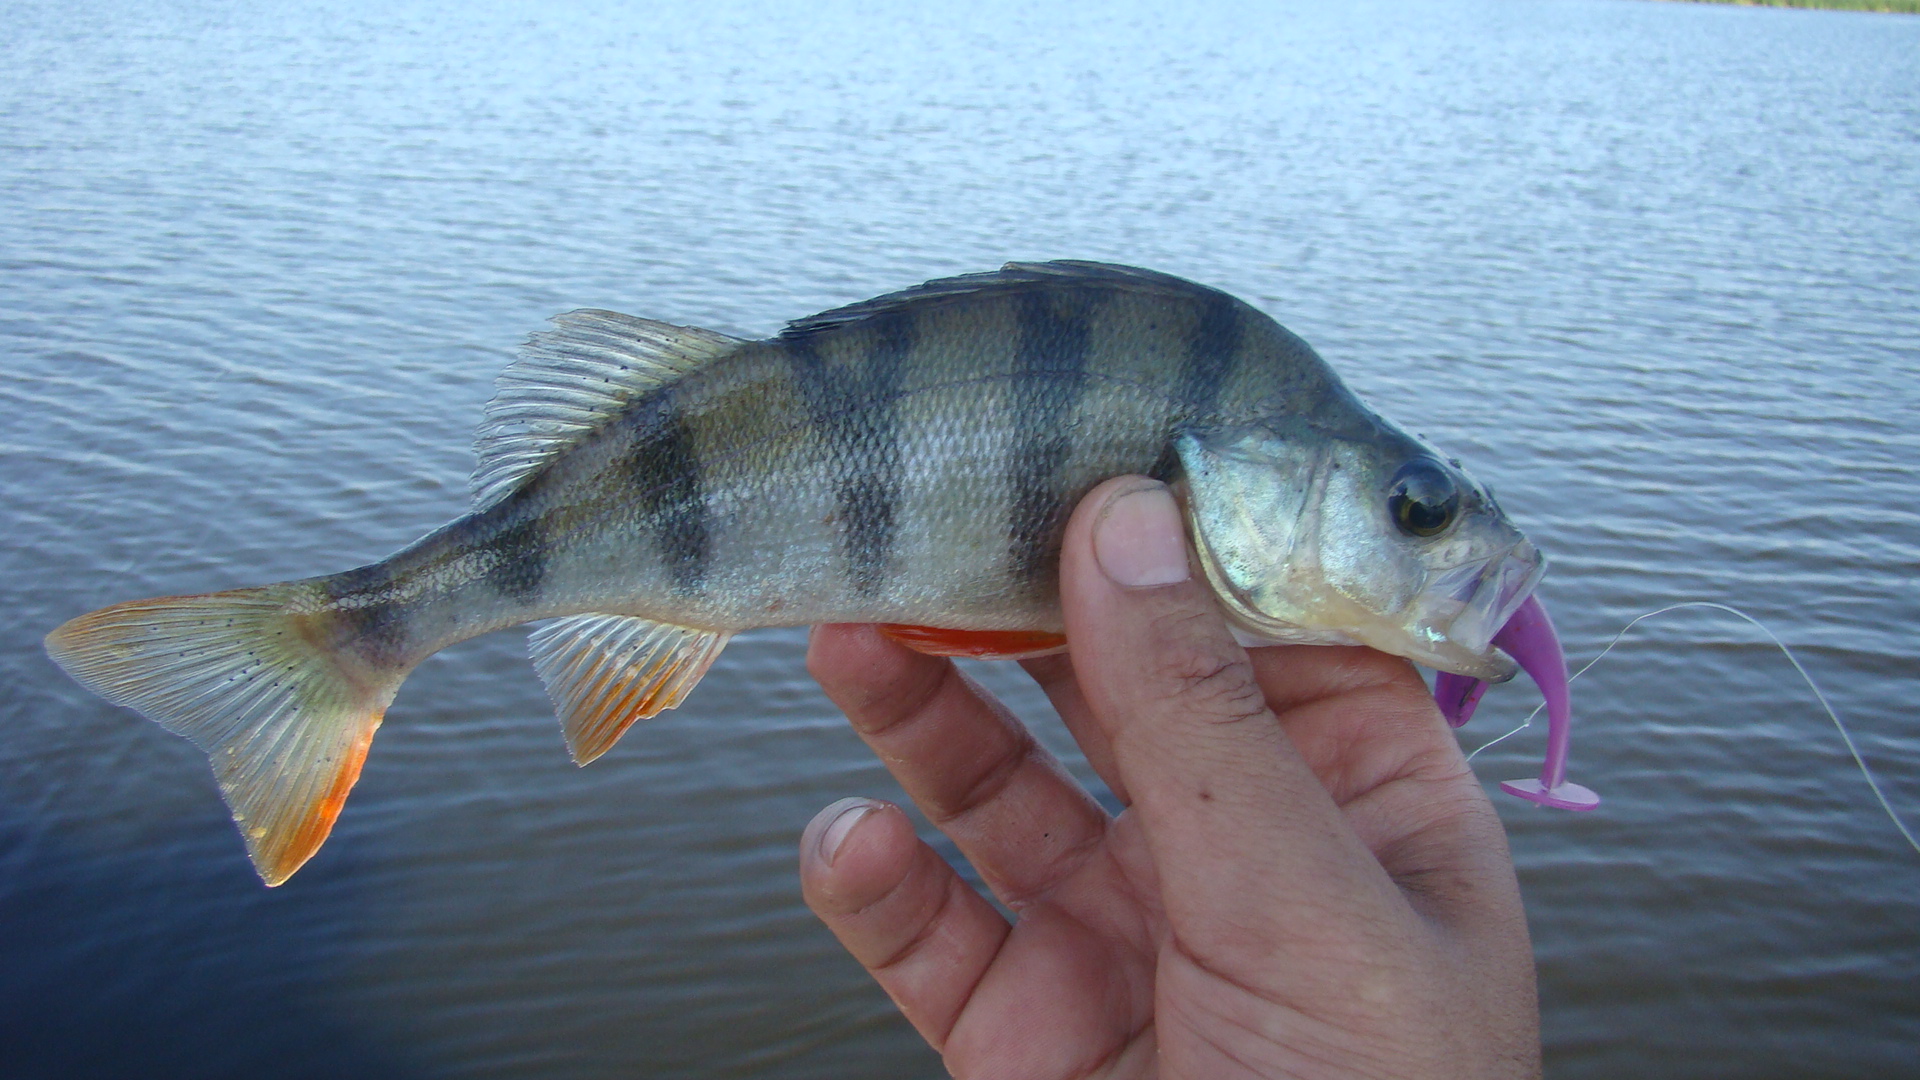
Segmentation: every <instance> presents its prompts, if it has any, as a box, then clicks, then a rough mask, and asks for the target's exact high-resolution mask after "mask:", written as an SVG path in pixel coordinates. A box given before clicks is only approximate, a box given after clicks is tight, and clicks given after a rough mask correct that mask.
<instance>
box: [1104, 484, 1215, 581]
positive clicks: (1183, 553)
mask: <svg viewBox="0 0 1920 1080" xmlns="http://www.w3.org/2000/svg"><path fill="white" fill-rule="evenodd" d="M1093 557H1094V559H1095V560H1096V561H1097V562H1099V564H1100V569H1101V570H1102V571H1103V572H1105V573H1106V575H1107V577H1108V578H1109V579H1110V580H1111V581H1113V583H1114V584H1116V585H1120V586H1123V587H1125V588H1129V589H1144V588H1147V587H1149V586H1154V585H1172V584H1173V583H1175V582H1178V581H1185V580H1187V578H1188V577H1189V576H1191V572H1190V571H1189V570H1188V568H1187V538H1186V534H1185V530H1183V529H1182V528H1181V526H1180V507H1179V506H1178V505H1176V504H1175V503H1174V501H1173V494H1172V493H1171V492H1169V491H1168V490H1167V486H1166V485H1165V484H1161V483H1154V484H1152V485H1151V486H1148V485H1144V484H1143V485H1141V486H1140V487H1137V488H1135V489H1133V490H1132V491H1129V492H1127V493H1126V494H1124V495H1121V496H1119V497H1117V498H1115V499H1114V500H1113V501H1112V502H1109V503H1108V504H1107V506H1106V509H1105V510H1104V511H1102V512H1101V514H1100V520H1098V521H1096V522H1094V525H1093Z"/></svg>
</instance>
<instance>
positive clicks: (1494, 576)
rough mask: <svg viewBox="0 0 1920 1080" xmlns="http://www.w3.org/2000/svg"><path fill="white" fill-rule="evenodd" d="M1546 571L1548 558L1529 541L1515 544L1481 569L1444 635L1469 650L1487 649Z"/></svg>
mask: <svg viewBox="0 0 1920 1080" xmlns="http://www.w3.org/2000/svg"><path fill="white" fill-rule="evenodd" d="M1546 572H1547V560H1546V558H1545V557H1544V556H1542V555H1541V554H1540V550H1539V549H1538V548H1536V547H1534V546H1533V542H1532V541H1530V540H1522V541H1520V542H1519V543H1518V544H1515V545H1514V546H1513V547H1512V548H1511V549H1510V550H1509V551H1508V552H1507V554H1506V555H1505V557H1503V558H1500V559H1496V560H1492V561H1490V562H1489V563H1488V564H1487V565H1486V566H1484V567H1482V568H1481V571H1480V573H1479V574H1478V575H1477V576H1476V579H1475V581H1474V583H1473V585H1472V593H1471V595H1470V596H1469V597H1468V599H1467V604H1466V607H1464V608H1462V609H1461V611H1460V613H1459V614H1458V615H1455V616H1454V617H1453V621H1452V622H1451V623H1449V624H1448V626H1447V636H1448V637H1449V638H1452V639H1453V641H1454V643H1455V644H1458V645H1459V646H1460V647H1461V648H1464V649H1466V650H1468V651H1469V652H1475V653H1484V652H1486V651H1487V650H1488V649H1490V648H1492V647H1493V636H1494V635H1495V634H1498V633H1499V632H1500V628H1501V627H1503V626H1505V625H1507V621H1508V620H1509V619H1512V618H1513V613H1514V612H1516V611H1518V610H1520V605H1521V604H1524V603H1526V601H1527V597H1529V596H1531V595H1533V588H1534V586H1535V585H1538V584H1540V578H1541V577H1542V576H1544V575H1545V574H1546Z"/></svg>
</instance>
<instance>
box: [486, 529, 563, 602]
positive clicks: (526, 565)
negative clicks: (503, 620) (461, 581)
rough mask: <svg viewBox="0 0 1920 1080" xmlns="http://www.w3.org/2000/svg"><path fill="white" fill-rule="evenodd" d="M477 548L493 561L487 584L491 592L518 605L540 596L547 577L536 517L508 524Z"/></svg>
mask: <svg viewBox="0 0 1920 1080" xmlns="http://www.w3.org/2000/svg"><path fill="white" fill-rule="evenodd" d="M478 546H479V550H481V551H483V552H485V553H486V554H488V555H489V556H491V557H492V563H491V565H489V566H488V567H487V569H486V582H487V585H488V586H489V587H491V588H492V589H493V591H494V592H497V593H499V594H500V595H501V596H504V597H506V598H507V599H509V600H512V601H514V602H515V603H520V604H527V603H531V602H532V601H533V600H534V599H535V598H536V597H538V596H539V595H540V583H541V582H542V581H544V580H545V579H546V576H547V542H546V530H545V529H544V528H542V527H541V522H540V519H539V518H538V517H533V516H528V517H523V518H521V519H520V520H517V521H512V522H509V523H507V524H506V525H505V526H504V527H502V528H501V529H500V530H499V531H497V532H495V533H494V534H493V535H492V536H489V537H487V538H486V539H485V540H483V541H481V542H480V544H479V545H478Z"/></svg>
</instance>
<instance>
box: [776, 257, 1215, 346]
mask: <svg viewBox="0 0 1920 1080" xmlns="http://www.w3.org/2000/svg"><path fill="white" fill-rule="evenodd" d="M1047 285H1059V286H1074V285H1078V286H1092V287H1101V288H1108V289H1119V290H1121V291H1124V292H1146V293H1176V294H1183V295H1188V296H1212V295H1224V294H1220V293H1219V292H1218V290H1216V289H1210V288H1208V287H1206V286H1205V285H1196V284H1194V283H1193V282H1191V281H1188V280H1186V279H1185V278H1177V277H1174V276H1173V275H1172V274H1163V273H1160V272H1159V271H1157V270H1142V269H1140V268H1139V267H1137V266H1121V265H1119V264H1117V263H1097V262H1083V261H1081V260H1078V259H1057V260H1055V261H1053V262H1041V263H1023V262H1010V263H1007V264H1006V265H1005V266H1002V267H1001V268H1000V269H998V270H989V271H986V272H984V273H979V274H962V275H960V276H959V277H950V278H936V279H934V280H933V281H929V282H926V283H925V284H922V285H915V286H914V287H913V288H911V289H902V290H900V291H899V292H894V293H888V294H886V295H885V296H876V297H874V298H873V299H871V300H862V301H860V302H859V303H857V304H848V305H847V306H846V307H838V308H834V309H833V310H831V311H823V312H821V313H820V314H818V315H809V316H807V317H806V318H804V319H795V320H794V321H792V322H790V323H788V324H787V325H786V328H785V329H783V330H781V331H780V336H781V337H783V338H795V337H807V336H809V335H812V334H818V333H821V332H823V331H827V330H832V329H835V328H836V327H841V326H846V325H847V324H849V323H857V322H861V321H863V320H866V319H870V318H872V317H874V316H876V315H881V314H885V313H886V312H889V311H897V310H899V309H901V308H904V307H907V306H910V305H919V304H938V303H942V302H944V301H948V300H953V299H958V298H960V297H974V296H983V295H989V294H993V293H1004V292H1015V291H1019V290H1022V289H1031V288H1034V287H1036V286H1047Z"/></svg>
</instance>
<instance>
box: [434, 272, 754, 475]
mask: <svg viewBox="0 0 1920 1080" xmlns="http://www.w3.org/2000/svg"><path fill="white" fill-rule="evenodd" d="M741 344H742V342H741V341H740V339H739V338H731V337H728V336H727V335H725V334H716V333H714V332H713V331H711V330H701V329H698V328H696V327H691V326H670V325H668V324H667V323H663V322H654V321H653V320H652V319H638V318H635V317H633V316H632V315H622V314H620V313H618V312H614V311H598V310H595V309H592V308H583V309H581V310H579V311H569V312H567V313H566V314H565V315H556V316H554V319H553V329H552V330H542V331H539V332H537V333H535V334H534V335H533V336H532V337H530V338H528V339H527V343H526V345H524V346H522V347H521V350H520V359H519V360H517V361H515V362H514V363H513V365H512V366H511V367H509V368H507V370H505V371H503V372H501V373H500V378H499V379H498V381H496V382H495V383H494V394H493V400H492V401H489V402H487V412H486V417H485V418H484V419H482V420H481V421H480V429H479V431H477V432H476V433H475V434H474V439H473V449H474V453H475V455H476V456H477V457H478V458H479V461H478V463H477V464H476V465H475V466H474V470H473V480H472V484H471V486H472V488H473V503H474V509H476V510H480V509H485V508H486V507H488V506H491V505H493V504H494V503H496V502H498V501H499V500H500V499H501V498H502V497H504V496H506V495H507V494H508V493H510V492H512V491H513V490H514V489H516V488H518V487H519V486H520V484H521V483H522V482H523V481H525V480H526V478H527V477H528V476H530V475H532V474H533V473H534V472H536V471H538V470H539V469H540V467H541V466H542V465H545V464H546V463H547V461H549V460H550V459H551V458H552V457H553V456H554V455H555V454H558V453H560V452H561V451H563V450H565V449H567V448H568V447H571V446H575V445H578V444H579V443H580V442H581V440H583V439H585V438H586V437H587V436H589V435H591V434H593V433H594V432H595V431H598V430H599V429H600V428H601V427H603V426H604V425H605V424H606V423H607V422H608V421H609V420H611V419H612V418H613V417H614V416H615V415H616V414H618V413H619V412H620V410H621V409H623V408H625V407H626V406H627V404H628V403H629V402H631V401H632V400H633V399H635V398H637V397H639V396H641V395H642V394H645V393H646V392H647V391H649V390H653V389H655V388H657V387H661V386H665V385H666V384H668V383H670V382H673V381H675V380H676V379H679V378H680V377H681V376H683V375H685V374H686V373H687V372H689V371H692V370H694V369H695V368H698V367H700V366H701V365H703V364H706V363H707V362H709V361H711V360H713V359H714V358H716V357H720V356H725V355H726V354H727V353H730V352H732V351H733V350H734V349H736V348H739V347H740V345H741Z"/></svg>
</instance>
